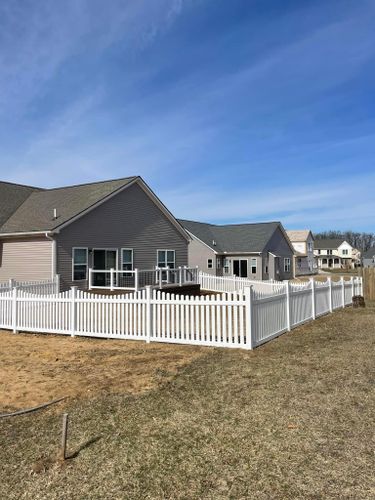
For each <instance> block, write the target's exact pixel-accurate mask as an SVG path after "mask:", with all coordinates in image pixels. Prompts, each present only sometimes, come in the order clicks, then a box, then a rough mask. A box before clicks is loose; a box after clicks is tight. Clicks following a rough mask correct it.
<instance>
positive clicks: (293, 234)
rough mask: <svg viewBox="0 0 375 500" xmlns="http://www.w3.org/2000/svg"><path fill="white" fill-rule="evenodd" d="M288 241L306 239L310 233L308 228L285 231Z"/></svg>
mask: <svg viewBox="0 0 375 500" xmlns="http://www.w3.org/2000/svg"><path fill="white" fill-rule="evenodd" d="M286 234H287V235H288V238H289V239H290V241H306V240H307V238H308V237H309V234H311V231H310V229H301V230H297V231H286Z"/></svg>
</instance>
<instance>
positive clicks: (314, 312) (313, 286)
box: [310, 278, 316, 319]
mask: <svg viewBox="0 0 375 500" xmlns="http://www.w3.org/2000/svg"><path fill="white" fill-rule="evenodd" d="M310 283H311V300H312V303H311V304H312V307H311V312H312V319H315V318H316V311H315V280H314V278H310Z"/></svg>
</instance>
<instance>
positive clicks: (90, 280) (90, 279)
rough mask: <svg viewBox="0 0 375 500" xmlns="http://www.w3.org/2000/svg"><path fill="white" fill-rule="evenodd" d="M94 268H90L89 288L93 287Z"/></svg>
mask: <svg viewBox="0 0 375 500" xmlns="http://www.w3.org/2000/svg"><path fill="white" fill-rule="evenodd" d="M92 271H93V270H92V269H91V267H90V268H89V290H91V288H92Z"/></svg>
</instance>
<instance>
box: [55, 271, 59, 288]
mask: <svg viewBox="0 0 375 500" xmlns="http://www.w3.org/2000/svg"><path fill="white" fill-rule="evenodd" d="M55 293H60V275H59V274H56V276H55Z"/></svg>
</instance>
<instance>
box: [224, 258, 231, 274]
mask: <svg viewBox="0 0 375 500" xmlns="http://www.w3.org/2000/svg"><path fill="white" fill-rule="evenodd" d="M229 266H230V263H229V259H227V258H224V262H223V267H224V273H225V274H228V273H229Z"/></svg>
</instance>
